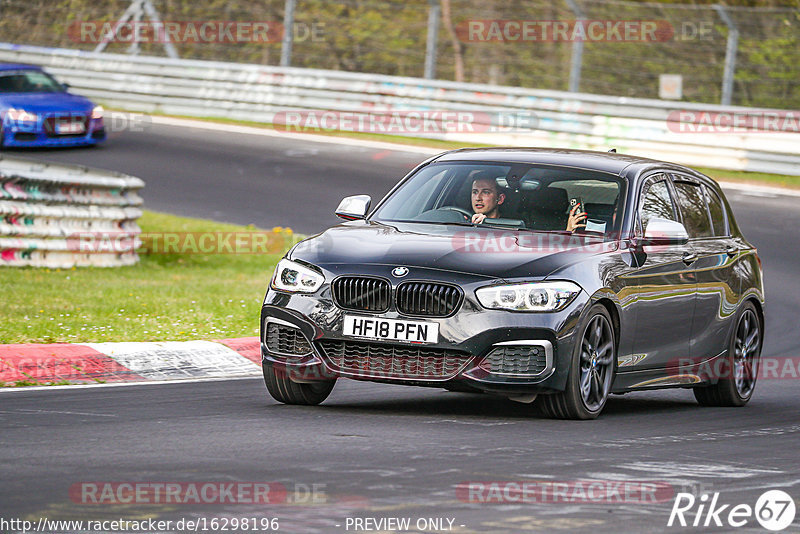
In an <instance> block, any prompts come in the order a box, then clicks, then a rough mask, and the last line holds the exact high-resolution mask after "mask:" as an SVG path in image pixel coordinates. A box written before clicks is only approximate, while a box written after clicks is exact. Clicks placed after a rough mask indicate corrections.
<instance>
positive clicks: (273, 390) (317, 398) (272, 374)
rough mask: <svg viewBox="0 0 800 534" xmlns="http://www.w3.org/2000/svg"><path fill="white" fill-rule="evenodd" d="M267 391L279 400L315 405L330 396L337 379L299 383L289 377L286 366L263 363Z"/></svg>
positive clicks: (286, 402) (288, 402)
mask: <svg viewBox="0 0 800 534" xmlns="http://www.w3.org/2000/svg"><path fill="white" fill-rule="evenodd" d="M261 370H262V371H263V373H264V383H265V384H266V386H267V391H269V394H270V395H271V396H272V398H273V399H275V400H276V401H278V402H282V403H283V404H299V405H304V406H315V405H317V404H319V403H320V402H322V401H324V400H325V399H327V398H328V395H330V394H331V390H333V386H335V385H336V380H316V381H314V382H310V383H303V384H299V383H297V382H293V381H292V379H291V378H289V376H288V374H287V372H286V369H285V368H277V369H276V368H275V366H273V364H271V363H268V362H262V363H261Z"/></svg>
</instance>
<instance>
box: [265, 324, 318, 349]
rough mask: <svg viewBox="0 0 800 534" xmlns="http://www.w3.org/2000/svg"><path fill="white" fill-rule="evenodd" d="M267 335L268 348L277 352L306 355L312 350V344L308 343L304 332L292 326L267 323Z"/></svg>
mask: <svg viewBox="0 0 800 534" xmlns="http://www.w3.org/2000/svg"><path fill="white" fill-rule="evenodd" d="M265 337H266V338H267V339H266V344H267V349H268V350H269V351H270V352H274V353H276V354H287V355H292V356H304V355H306V354H308V353H310V352H311V345H309V344H308V341H306V338H305V336H303V333H302V332H301V331H300V330H299V329H297V328H292V327H291V326H284V325H282V324H278V323H272V322H270V323H267V334H266V336H265Z"/></svg>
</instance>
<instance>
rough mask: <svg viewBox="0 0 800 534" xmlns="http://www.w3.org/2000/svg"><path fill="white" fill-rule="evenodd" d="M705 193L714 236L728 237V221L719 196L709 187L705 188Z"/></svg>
mask: <svg viewBox="0 0 800 534" xmlns="http://www.w3.org/2000/svg"><path fill="white" fill-rule="evenodd" d="M705 191H706V201H707V202H708V211H709V212H710V213H711V224H712V225H713V227H714V235H716V236H727V235H730V231H729V230H728V220H727V217H726V216H725V207H724V206H723V204H722V200H720V198H719V196H718V195H717V194H716V193H715V192H714V190H713V189H711V188H710V187H705Z"/></svg>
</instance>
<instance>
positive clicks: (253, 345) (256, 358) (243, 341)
mask: <svg viewBox="0 0 800 534" xmlns="http://www.w3.org/2000/svg"><path fill="white" fill-rule="evenodd" d="M216 342H217V343H222V344H223V345H225V346H226V347H229V348H231V349H233V350H235V351H236V352H238V353H239V354H241V355H242V356H244V357H245V358H247V359H248V360H250V361H251V362H253V363H257V364H258V365H261V342H260V341H259V339H258V337H239V338H234V339H217V340H216Z"/></svg>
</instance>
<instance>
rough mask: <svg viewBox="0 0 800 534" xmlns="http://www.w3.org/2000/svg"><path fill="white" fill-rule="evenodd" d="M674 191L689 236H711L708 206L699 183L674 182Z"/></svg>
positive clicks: (712, 233)
mask: <svg viewBox="0 0 800 534" xmlns="http://www.w3.org/2000/svg"><path fill="white" fill-rule="evenodd" d="M675 191H676V192H677V194H678V206H679V207H680V210H681V215H683V224H684V226H686V231H687V232H688V233H689V237H711V236H713V235H714V232H713V230H712V228H711V219H709V217H708V208H707V207H706V201H705V199H704V198H703V190H702V188H701V187H700V185H699V184H693V183H689V182H675Z"/></svg>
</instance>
